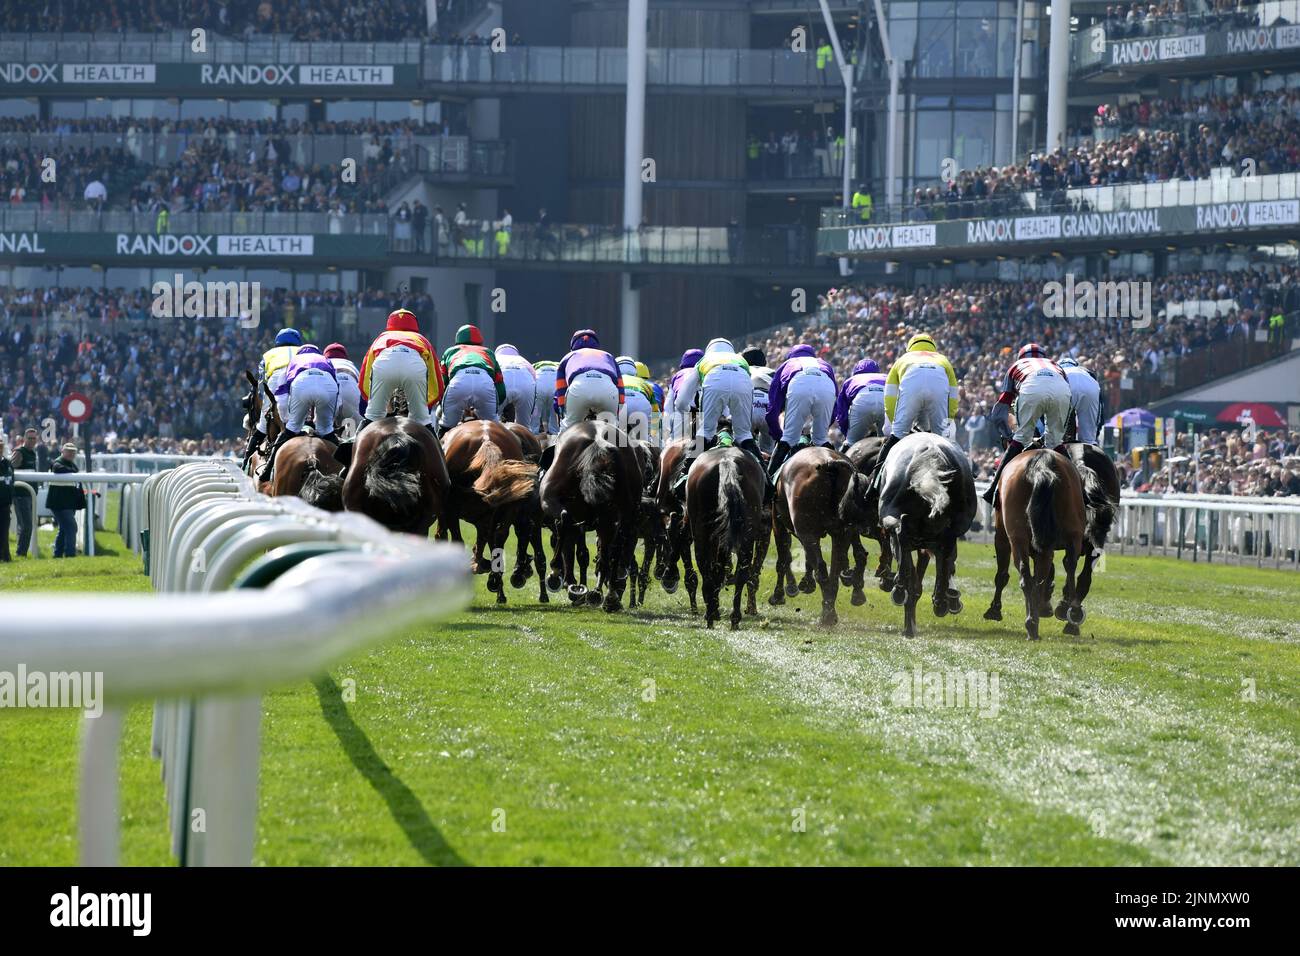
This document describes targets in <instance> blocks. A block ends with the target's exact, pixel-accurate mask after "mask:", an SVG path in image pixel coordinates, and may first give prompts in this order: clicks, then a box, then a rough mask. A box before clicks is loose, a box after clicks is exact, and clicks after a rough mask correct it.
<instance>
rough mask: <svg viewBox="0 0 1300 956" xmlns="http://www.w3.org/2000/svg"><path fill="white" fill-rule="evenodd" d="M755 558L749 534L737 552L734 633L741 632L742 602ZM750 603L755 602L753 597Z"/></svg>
mask: <svg viewBox="0 0 1300 956" xmlns="http://www.w3.org/2000/svg"><path fill="white" fill-rule="evenodd" d="M753 557H754V543H753V541H751V540H750V536H749V535H748V534H747V535H745V537H744V539H743V540H742V541H741V542H740V549H739V550H738V551H737V552H736V585H735V588H734V591H733V593H732V595H731V629H732V630H733V631H735V630H739V628H740V619H741V616H742V615H741V613H740V602H741V600H742V599H743V598H744V595H745V586H746V585H747V584H749V577H750V574H752V573H753V568H752V567H751V566H750V562H751V561H752V560H753ZM750 601H751V602H752V601H753V597H752V596H751V597H750Z"/></svg>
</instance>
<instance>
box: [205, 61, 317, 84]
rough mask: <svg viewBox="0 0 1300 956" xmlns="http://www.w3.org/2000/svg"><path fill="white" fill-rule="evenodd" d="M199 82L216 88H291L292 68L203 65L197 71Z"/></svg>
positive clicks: (292, 81)
mask: <svg viewBox="0 0 1300 956" xmlns="http://www.w3.org/2000/svg"><path fill="white" fill-rule="evenodd" d="M199 82H200V83H205V84H212V85H217V86H292V85H293V83H294V80H293V67H291V66H275V65H271V66H240V65H238V64H230V65H228V66H213V65H212V64H210V63H205V64H203V67H202V68H201V69H200V70H199Z"/></svg>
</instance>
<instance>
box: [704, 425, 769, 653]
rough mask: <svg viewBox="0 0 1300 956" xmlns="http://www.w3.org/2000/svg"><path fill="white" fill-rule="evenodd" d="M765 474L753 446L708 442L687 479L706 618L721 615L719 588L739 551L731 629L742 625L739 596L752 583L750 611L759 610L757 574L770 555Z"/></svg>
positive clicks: (750, 586)
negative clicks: (712, 445) (721, 445)
mask: <svg viewBox="0 0 1300 956" xmlns="http://www.w3.org/2000/svg"><path fill="white" fill-rule="evenodd" d="M766 483H767V475H766V474H765V473H764V471H763V466H762V465H760V464H759V463H758V461H757V460H756V459H755V458H754V456H753V455H751V454H750V453H749V452H747V451H744V450H743V449H740V448H735V447H725V448H710V449H709V450H708V451H706V452H704V454H702V455H700V457H699V458H698V459H697V460H696V462H695V465H694V467H692V468H691V475H690V478H689V479H687V482H686V513H687V514H688V515H689V516H690V521H689V524H690V528H691V537H692V538H693V539H694V543H695V562H696V564H698V565H699V566H700V574H701V575H702V576H703V578H704V622H705V623H706V624H707V625H708V626H709V627H713V623H714V622H715V621H717V620H720V619H721V617H722V614H721V612H720V610H719V607H718V604H719V594H720V593H721V591H722V585H723V583H724V580H725V579H726V577H727V570H728V567H729V566H730V563H731V556H732V555H733V554H734V555H736V575H735V583H734V594H733V595H732V601H731V629H732V630H733V631H734V630H736V629H737V628H739V627H740V617H741V615H740V601H741V595H742V593H743V592H744V591H745V590H746V588H748V590H749V602H748V605H747V607H746V609H745V611H746V613H748V614H751V615H754V614H757V613H758V606H757V603H756V594H757V591H758V576H759V572H760V571H761V570H762V567H763V560H764V559H765V558H766V557H767V544H768V513H767V512H766V511H764V509H763V491H764V486H765V485H766Z"/></svg>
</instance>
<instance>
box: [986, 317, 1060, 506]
mask: <svg viewBox="0 0 1300 956" xmlns="http://www.w3.org/2000/svg"><path fill="white" fill-rule="evenodd" d="M1012 403H1014V404H1015V412H1016V431H1015V433H1014V434H1012V433H1011V428H1010V426H1009V425H1008V424H1007V413H1008V412H1009V411H1010V410H1011V406H1012ZM1069 415H1070V382H1069V380H1068V379H1067V378H1066V377H1065V372H1063V371H1062V370H1061V366H1059V365H1057V364H1056V363H1055V362H1053V361H1052V360H1051V359H1049V358H1048V357H1047V351H1046V350H1045V349H1044V348H1043V347H1042V346H1041V345H1039V344H1038V343H1037V342H1030V343H1029V344H1028V345H1025V346H1022V347H1021V349H1020V352H1019V353H1018V354H1017V355H1016V360H1015V361H1014V362H1012V363H1011V367H1010V368H1009V369H1007V374H1006V377H1005V378H1004V379H1003V380H1002V394H1001V395H999V396H998V403H997V404H996V405H994V406H993V415H992V418H993V423H994V425H996V426H997V429H998V433H999V434H1000V435H1001V436H1002V437H1003V439H1004V440H1005V439H1007V438H1008V437H1009V438H1010V441H1008V442H1007V448H1006V451H1004V452H1003V453H1002V457H1001V458H1000V459H998V466H997V470H996V471H994V472H993V481H992V482H991V483H990V484H989V487H988V490H987V491H986V492H984V500H985V501H987V502H988V503H989V504H992V503H993V497H994V495H995V494H996V493H997V488H998V479H1000V478H1001V477H1002V469H1003V468H1005V467H1006V466H1007V462H1009V461H1010V460H1011V459H1012V458H1015V457H1016V455H1018V454H1020V452H1021V451H1023V450H1024V447H1025V445H1027V444H1029V442H1030V441H1031V440H1032V439H1033V437H1034V431H1035V429H1036V428H1037V427H1038V420H1039V419H1040V418H1041V419H1043V426H1044V427H1043V445H1044V447H1047V448H1056V449H1057V450H1060V444H1061V442H1062V440H1063V439H1064V438H1065V420H1066V419H1067V418H1068V417H1069Z"/></svg>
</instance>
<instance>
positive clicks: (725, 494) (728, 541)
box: [710, 457, 748, 551]
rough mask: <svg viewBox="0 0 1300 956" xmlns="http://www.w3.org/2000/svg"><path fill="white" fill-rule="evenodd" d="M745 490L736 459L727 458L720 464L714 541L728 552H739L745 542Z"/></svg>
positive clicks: (714, 520)
mask: <svg viewBox="0 0 1300 956" xmlns="http://www.w3.org/2000/svg"><path fill="white" fill-rule="evenodd" d="M747 514H748V512H747V511H746V509H745V489H744V486H743V485H742V484H741V482H740V468H739V467H738V466H737V465H736V462H735V459H733V458H730V457H725V458H723V459H722V461H720V462H719V463H718V511H717V514H715V515H714V517H713V527H712V528H711V529H710V530H711V531H712V532H713V540H715V541H717V542H718V543H719V544H721V545H723V546H724V548H725V550H726V551H737V550H739V549H740V546H741V544H743V543H744V540H745V523H746V521H747V520H748V518H747Z"/></svg>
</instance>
